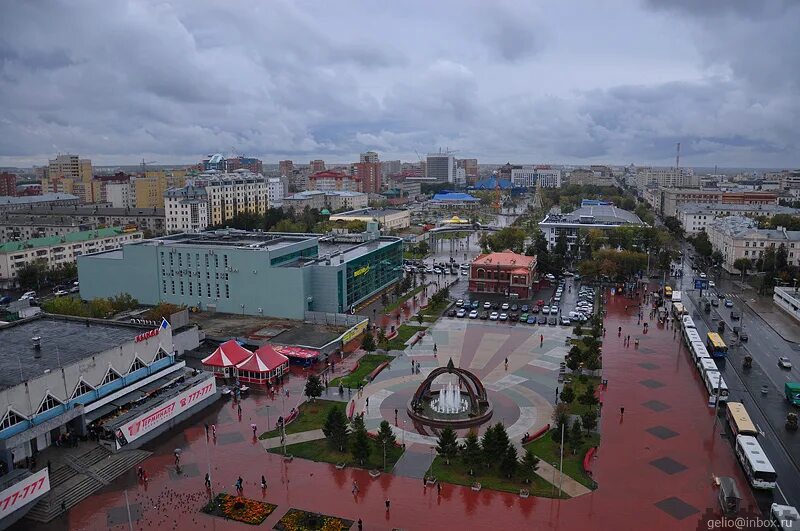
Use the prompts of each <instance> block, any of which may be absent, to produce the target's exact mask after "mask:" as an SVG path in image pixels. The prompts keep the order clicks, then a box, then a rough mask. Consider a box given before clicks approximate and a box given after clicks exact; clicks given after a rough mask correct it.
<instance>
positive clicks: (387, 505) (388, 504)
mask: <svg viewBox="0 0 800 531" xmlns="http://www.w3.org/2000/svg"><path fill="white" fill-rule="evenodd" d="M391 505H392V502H390V501H389V498H386V512H387V513H388V512H389V507H390V506H391Z"/></svg>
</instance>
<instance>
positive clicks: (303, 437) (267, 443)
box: [261, 429, 325, 450]
mask: <svg viewBox="0 0 800 531" xmlns="http://www.w3.org/2000/svg"><path fill="white" fill-rule="evenodd" d="M324 438H325V434H324V433H322V430H321V429H319V430H311V431H303V432H300V433H293V434H291V435H287V436H286V446H289V445H290V444H296V443H301V442H308V441H317V440H319V439H324ZM261 446H263V447H264V449H265V450H269V449H270V448H278V447H280V446H283V443H281V438H280V437H270V438H269V439H263V440H262V441H261Z"/></svg>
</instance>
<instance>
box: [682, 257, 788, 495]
mask: <svg viewBox="0 0 800 531" xmlns="http://www.w3.org/2000/svg"><path fill="white" fill-rule="evenodd" d="M693 279H694V273H693V272H692V271H691V267H690V264H689V262H688V260H687V261H686V262H685V263H684V276H683V286H685V287H689V288H692V289H682V292H683V293H684V296H683V304H684V305H685V306H686V308H687V310H688V311H689V312H690V315H691V316H692V318H693V319H694V321H695V325H696V326H697V330H698V332H699V333H700V335H701V337H705V334H706V333H707V332H709V331H716V329H717V323H718V322H719V320H723V321H724V322H725V324H726V332H725V334H724V336H723V338H724V340H725V342H726V343H727V344H728V346H729V351H728V359H727V361H726V360H721V361H717V365H718V366H719V368H720V372H721V373H722V375H723V378H724V379H725V382H726V383H727V385H728V388H729V392H730V400H731V401H738V402H742V403H744V404H745V407H746V408H747V412H748V413H749V415H750V417H751V419H752V420H753V422H754V423H755V424H756V426H757V427H758V429H759V431H760V432H761V435H760V436H759V442H760V444H761V446H762V448H763V449H764V452H765V453H766V454H767V457H768V458H769V460H770V462H771V463H772V466H773V467H774V468H775V470H776V471H777V473H778V489H776V491H775V492H774V493H773V494H772V495H770V494H769V493H768V492H765V491H757V492H756V498H757V499H758V501H759V504H760V505H762V509H764V506H765V505H768V504H769V503H771V502H772V501H776V502H778V503H788V504H789V505H794V506H796V507H800V432H795V433H791V432H788V431H787V430H786V429H785V426H784V424H785V421H786V414H787V413H788V412H789V411H792V410H794V411H797V408H794V407H792V406H790V405H789V403H788V402H787V401H786V400H785V399H784V394H783V384H784V382H786V381H787V380H790V379H791V380H793V381H800V372H798V371H799V369H798V367H797V364H795V367H793V368H792V370H791V371H788V370H786V369H781V368H780V367H778V365H777V356H778V355H785V352H787V349H789V350H791V351H793V352H794V350H793V347H794V345H793V344H792V343H789V342H787V341H785V340H784V339H783V338H782V337H781V336H780V335H778V334H777V332H775V331H774V330H773V329H772V328H771V327H770V326H769V324H768V323H766V322H764V320H763V319H761V317H760V316H758V315H756V314H755V312H753V311H752V310H751V309H750V308H749V307H748V306H747V305H746V304H745V303H744V300H743V299H742V298H741V297H739V296H738V294H736V293H735V292H732V285H731V284H730V283H729V282H728V281H726V280H722V281H720V282H719V283H718V284H719V285H718V286H717V288H718V289H719V291H720V292H724V293H726V294H732V300H733V301H734V307H733V308H726V307H725V306H724V304H723V301H722V300H720V305H719V306H718V307H712V308H711V312H710V313H705V311H703V308H702V307H701V305H700V292H699V291H696V290H694V289H693V287H694V281H693ZM672 284H673V285H674V286H676V287H680V286H681V282H680V279H674V278H673V279H672ZM711 291H712V292H716V291H717V290H716V289H713V290H711ZM703 295H704V296H706V295H708V296H713V295H712V294H708V293H706V292H704V293H703ZM731 310H736V311H737V312H739V314H740V315H743V316H744V317H743V318H744V329H745V330H746V331H747V333H748V335H749V340H748V341H747V342H746V343H741V344H740V343H739V341H738V340H737V339H736V337H735V336H734V334H733V332H732V331H731V327H732V326H742V324H741V321H732V320H731V318H730V312H731ZM746 354H750V356H752V358H753V367H752V368H751V369H748V370H745V369H743V368H742V361H743V359H744V356H745V355H746ZM790 357H791V358H793V359H796V358H797V356H796V355H794V356H790ZM762 385H767V386H768V391H767V393H766V395H764V394H762V393H761V386H762ZM731 444H733V441H732V440H731Z"/></svg>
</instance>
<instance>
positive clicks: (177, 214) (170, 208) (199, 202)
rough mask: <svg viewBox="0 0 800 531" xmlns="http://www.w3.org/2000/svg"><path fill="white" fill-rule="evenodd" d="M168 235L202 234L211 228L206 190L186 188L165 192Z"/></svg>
mask: <svg viewBox="0 0 800 531" xmlns="http://www.w3.org/2000/svg"><path fill="white" fill-rule="evenodd" d="M164 215H165V217H166V228H167V233H174V232H201V231H204V230H206V228H207V227H208V226H209V222H208V195H207V194H206V190H205V188H197V187H195V186H184V187H183V188H170V189H169V190H167V191H166V192H164Z"/></svg>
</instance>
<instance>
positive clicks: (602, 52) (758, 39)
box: [0, 0, 800, 168]
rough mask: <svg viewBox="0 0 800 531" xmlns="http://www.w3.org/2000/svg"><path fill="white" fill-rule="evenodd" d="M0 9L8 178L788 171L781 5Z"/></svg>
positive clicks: (798, 108) (793, 16)
mask: <svg viewBox="0 0 800 531" xmlns="http://www.w3.org/2000/svg"><path fill="white" fill-rule="evenodd" d="M366 7H369V9H366ZM4 15H5V18H6V19H7V21H8V22H9V24H8V28H9V29H8V31H7V32H6V33H5V34H4V35H3V37H2V38H0V55H2V56H3V57H4V63H3V66H2V67H0V68H2V72H3V75H2V76H0V98H2V101H3V102H4V103H5V105H4V108H3V110H2V111H0V134H2V135H3V138H4V142H3V143H2V145H0V166H19V167H29V166H32V165H42V164H45V163H46V161H47V159H49V158H52V157H53V156H54V155H55V154H56V153H58V152H62V153H63V152H72V153H80V154H81V156H82V157H86V158H90V159H92V160H93V163H94V164H96V165H98V166H103V165H122V164H135V163H136V161H137V160H138V161H140V160H142V158H144V159H145V160H148V161H149V160H155V161H159V162H160V163H161V164H188V163H195V162H197V161H198V160H199V159H200V158H201V157H202V156H203V155H205V154H207V153H212V152H217V151H220V150H222V151H224V152H230V151H236V152H238V153H244V154H246V155H248V156H253V157H259V158H261V159H263V160H265V161H268V162H270V163H272V162H277V161H279V160H283V159H292V160H294V161H296V162H297V163H302V164H305V163H307V161H310V160H312V159H317V158H319V159H324V160H326V161H328V160H330V161H332V162H345V161H357V160H358V155H359V153H362V152H365V151H369V150H375V151H377V152H378V153H379V154H380V156H381V160H396V159H401V160H404V161H412V162H413V161H416V160H417V159H416V152H419V154H420V155H422V156H423V157H424V154H425V153H428V152H433V151H436V150H437V149H438V148H439V147H441V148H446V147H449V148H451V149H457V150H458V152H457V153H456V157H458V158H477V159H478V160H479V162H481V163H482V164H483V163H488V164H502V163H505V162H506V161H511V162H516V163H527V162H526V161H531V163H535V162H536V161H541V162H542V163H548V162H549V163H553V164H592V163H609V164H619V165H627V164H630V163H634V164H637V165H647V164H652V165H661V166H670V165H673V164H674V157H675V143H676V142H680V143H681V165H685V166H695V167H697V166H703V167H713V166H714V165H718V166H719V167H747V168H751V167H764V168H781V167H786V168H791V167H796V166H797V165H798V164H800V162H799V161H798V160H797V155H796V153H797V152H798V147H800V134H798V133H797V131H796V128H795V127H794V124H795V123H796V121H797V119H798V118H800V103H798V101H797V98H796V97H795V94H796V93H797V89H798V85H800V76H798V74H797V72H796V71H795V70H793V69H791V68H786V66H785V65H787V64H792V63H793V61H792V60H791V59H792V57H794V58H796V56H797V53H798V52H797V50H800V42H798V41H799V40H800V37H798V36H797V34H796V32H795V31H794V30H793V28H795V27H797V25H798V24H800V5H797V4H793V3H790V2H782V1H779V0H774V1H770V2H764V3H758V4H751V3H747V2H734V3H725V4H724V5H721V6H719V7H709V6H708V5H707V4H696V3H694V2H677V1H676V2H666V1H659V0H649V1H634V0H629V1H624V2H619V3H615V4H614V5H610V6H603V7H602V8H598V7H596V6H595V5H594V4H592V3H588V2H572V3H569V4H566V5H561V4H559V5H537V6H530V5H528V4H523V3H515V2H510V1H509V2H501V3H493V4H491V5H489V4H483V3H477V2H476V3H468V4H466V5H463V6H462V4H460V3H459V4H458V5H456V4H454V3H450V2H442V3H438V4H436V5H435V6H426V5H423V4H412V5H410V6H405V5H404V6H403V7H400V6H393V5H386V6H375V5H371V4H370V5H369V6H367V4H362V3H359V2H352V3H347V4H342V5H336V6H330V5H326V4H316V3H313V2H309V3H288V2H271V3H269V4H266V5H265V4H263V3H258V2H248V1H242V2H233V3H229V4H226V7H225V8H224V10H221V9H219V8H218V7H216V4H214V3H211V2H207V3H204V2H199V3H198V2H193V3H181V2H177V3H141V2H130V3H119V4H114V5H102V7H100V4H87V3H79V4H75V5H72V4H69V5H67V4H63V3H54V4H51V5H47V6H43V5H33V4H15V5H14V6H13V7H12V8H9V9H6V10H5V12H4ZM63 21H67V22H68V23H66V24H65V23H63ZM564 21H568V24H565V23H564ZM345 26H346V27H348V31H347V32H343V31H341V30H337V29H336V28H341V27H345ZM67 34H69V35H67ZM74 35H81V38H78V39H75V38H74ZM654 36H658V38H654ZM765 36H768V38H765Z"/></svg>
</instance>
